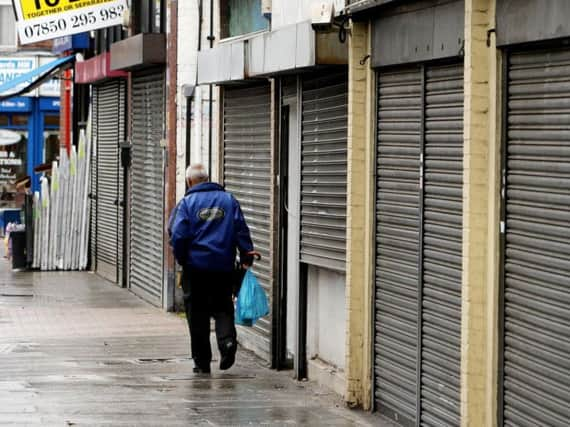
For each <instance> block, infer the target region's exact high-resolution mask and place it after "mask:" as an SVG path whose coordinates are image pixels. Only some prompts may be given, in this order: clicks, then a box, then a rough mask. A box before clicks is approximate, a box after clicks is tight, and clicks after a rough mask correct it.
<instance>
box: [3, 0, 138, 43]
mask: <svg viewBox="0 0 570 427" xmlns="http://www.w3.org/2000/svg"><path fill="white" fill-rule="evenodd" d="M14 8H15V11H16V17H17V19H18V34H19V36H20V43H21V44H27V43H35V42H38V41H42V40H49V39H54V38H57V37H62V36H68V35H71V34H78V33H83V32H87V31H93V30H97V29H99V28H106V27H112V26H115V25H121V24H122V23H123V14H124V13H125V11H126V10H127V1H126V0H15V1H14Z"/></svg>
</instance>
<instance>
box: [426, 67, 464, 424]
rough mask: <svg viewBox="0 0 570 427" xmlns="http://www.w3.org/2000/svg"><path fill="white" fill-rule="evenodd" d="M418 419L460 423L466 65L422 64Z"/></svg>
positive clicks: (428, 421) (432, 421)
mask: <svg viewBox="0 0 570 427" xmlns="http://www.w3.org/2000/svg"><path fill="white" fill-rule="evenodd" d="M425 86H426V92H425V105H426V107H425V108H426V110H425V145H424V159H425V160H424V192H423V265H422V267H423V290H422V325H421V326H422V328H421V330H422V367H421V369H422V384H421V399H422V400H421V424H422V425H437V426H444V425H448V426H458V425H459V424H460V414H459V408H460V402H459V399H460V385H459V383H460V367H461V366H460V365H461V271H462V258H461V254H462V223H463V209H462V199H463V66H462V65H452V66H439V67H427V68H426V84H425Z"/></svg>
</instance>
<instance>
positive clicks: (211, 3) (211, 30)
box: [208, 0, 216, 177]
mask: <svg viewBox="0 0 570 427" xmlns="http://www.w3.org/2000/svg"><path fill="white" fill-rule="evenodd" d="M215 39H216V38H215V37H214V0H210V35H209V36H208V40H209V41H210V49H212V48H213V47H214V40H215ZM213 93H214V89H213V85H212V84H210V85H209V90H208V97H209V101H208V102H209V109H208V174H209V175H210V177H211V176H212V139H213V130H214V128H213V126H212V119H213V114H212V106H213V105H214V103H213V100H212V96H213Z"/></svg>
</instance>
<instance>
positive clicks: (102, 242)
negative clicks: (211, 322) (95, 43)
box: [75, 52, 127, 286]
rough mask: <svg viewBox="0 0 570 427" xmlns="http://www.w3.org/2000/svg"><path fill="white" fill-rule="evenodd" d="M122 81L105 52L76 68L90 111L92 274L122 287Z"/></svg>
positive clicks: (124, 129)
mask: <svg viewBox="0 0 570 427" xmlns="http://www.w3.org/2000/svg"><path fill="white" fill-rule="evenodd" d="M126 77H127V74H126V73H124V72H116V71H114V72H113V71H111V69H110V54H109V52H103V53H101V54H99V55H96V56H94V57H93V58H90V59H88V60H86V61H84V62H82V63H78V64H76V67H75V83H76V84H77V85H85V86H86V87H88V88H89V90H90V106H91V108H90V111H91V141H92V152H91V176H92V180H91V183H90V187H91V188H90V193H91V199H90V200H91V245H90V251H91V269H92V270H93V271H95V272H96V273H97V274H99V275H100V276H102V277H104V278H105V279H107V280H109V281H110V282H112V283H115V284H117V285H119V286H124V282H125V279H124V274H123V272H124V269H125V264H124V255H123V228H124V222H125V216H124V215H125V213H124V206H125V197H126V195H125V191H124V180H123V176H124V168H123V165H122V164H121V162H120V159H121V157H120V147H121V144H123V143H124V141H125V138H126V120H127V113H126V107H127V105H126V85H127V83H126Z"/></svg>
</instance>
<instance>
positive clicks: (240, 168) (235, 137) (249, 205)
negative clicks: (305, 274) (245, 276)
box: [223, 84, 272, 360]
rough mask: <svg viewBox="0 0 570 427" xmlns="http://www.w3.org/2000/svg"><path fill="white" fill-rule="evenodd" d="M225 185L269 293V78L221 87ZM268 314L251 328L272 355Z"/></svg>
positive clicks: (267, 355)
mask: <svg viewBox="0 0 570 427" xmlns="http://www.w3.org/2000/svg"><path fill="white" fill-rule="evenodd" d="M223 138H224V141H223V143H224V154H223V156H224V157H223V164H224V171H223V174H224V180H223V182H224V186H225V188H226V190H227V191H229V192H231V193H232V194H234V196H235V197H236V198H237V199H238V201H239V202H240V205H241V208H242V211H243V213H244V215H245V218H246V221H247V224H248V226H249V229H250V231H251V237H252V239H253V243H254V246H255V249H256V250H257V251H258V252H259V253H261V256H262V259H261V261H258V262H256V264H255V267H254V269H255V273H256V275H257V277H258V279H259V281H260V283H261V285H262V286H263V288H264V289H265V291H266V293H267V295H268V296H269V297H270V298H271V297H272V289H271V283H272V277H271V256H270V235H271V222H270V210H271V207H270V203H271V202H270V200H271V192H272V189H271V89H270V86H269V85H268V84H262V85H256V86H248V87H240V88H226V89H225V90H224V112H223ZM271 328H272V327H271V317H270V316H269V317H265V318H262V319H260V320H259V321H258V322H257V323H256V325H255V327H254V329H253V331H254V333H255V337H254V339H256V341H257V342H256V347H257V348H256V350H257V351H258V353H260V354H262V355H263V356H264V358H265V359H266V360H269V359H270V355H271V339H270V338H271Z"/></svg>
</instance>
